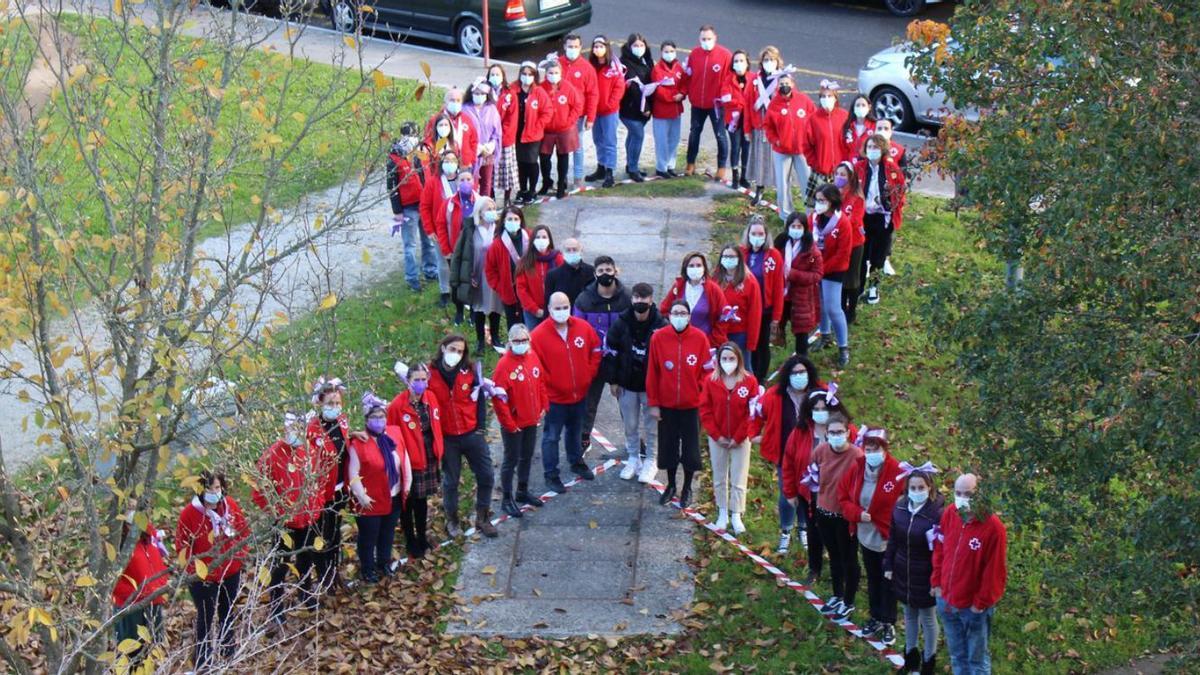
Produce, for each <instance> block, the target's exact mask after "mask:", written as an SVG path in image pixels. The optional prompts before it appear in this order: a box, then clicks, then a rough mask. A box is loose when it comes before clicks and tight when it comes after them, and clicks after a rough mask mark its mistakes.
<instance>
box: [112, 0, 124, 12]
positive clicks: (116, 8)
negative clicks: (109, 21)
mask: <svg viewBox="0 0 1200 675" xmlns="http://www.w3.org/2000/svg"><path fill="white" fill-rule="evenodd" d="M122 9H124V5H123V4H122V3H121V0H113V4H112V11H113V14H120V13H121V10H122Z"/></svg>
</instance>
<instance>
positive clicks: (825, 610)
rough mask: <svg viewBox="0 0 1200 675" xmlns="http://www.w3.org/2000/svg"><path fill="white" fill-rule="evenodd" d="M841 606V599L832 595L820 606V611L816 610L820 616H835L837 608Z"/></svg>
mask: <svg viewBox="0 0 1200 675" xmlns="http://www.w3.org/2000/svg"><path fill="white" fill-rule="evenodd" d="M841 604H842V599H841V598H839V597H838V596H836V595H834V596H832V597H830V598H829V599H828V600H826V601H825V604H823V605H821V609H819V610H817V611H819V612H821V613H822V614H837V610H838V606H839V605H841Z"/></svg>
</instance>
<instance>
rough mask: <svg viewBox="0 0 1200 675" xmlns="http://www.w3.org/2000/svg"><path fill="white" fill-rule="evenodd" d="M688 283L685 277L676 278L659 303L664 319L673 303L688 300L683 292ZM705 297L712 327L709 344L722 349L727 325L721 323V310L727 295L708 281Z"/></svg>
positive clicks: (659, 309)
mask: <svg viewBox="0 0 1200 675" xmlns="http://www.w3.org/2000/svg"><path fill="white" fill-rule="evenodd" d="M686 283H687V282H686V281H684V279H683V277H676V278H675V283H674V284H673V285H672V286H671V290H669V291H667V294H666V296H664V297H663V300H662V302H661V303H659V306H658V311H660V312H662V315H663V317H664V318H665V317H668V316H670V314H671V304H672V303H674V302H675V301H676V300H677V299H683V300H686V299H687V295H686V294H685V293H684V290H683V286H684V284H686ZM704 295H705V296H706V297H707V298H708V325H709V326H710V331H709V333H708V342H709V344H710V345H711V346H713V347H720V346H721V345H723V344H725V324H723V323H721V310H722V309H723V308H724V307H725V293H724V292H723V291H722V290H721V287H720V286H718V285H717V282H715V281H713V280H712V279H707V280H705V282H704ZM697 330H699V329H697Z"/></svg>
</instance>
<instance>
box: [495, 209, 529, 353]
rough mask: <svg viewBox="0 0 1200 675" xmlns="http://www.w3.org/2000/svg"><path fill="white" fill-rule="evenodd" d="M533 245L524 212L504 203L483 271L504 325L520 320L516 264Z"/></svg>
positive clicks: (513, 323)
mask: <svg viewBox="0 0 1200 675" xmlns="http://www.w3.org/2000/svg"><path fill="white" fill-rule="evenodd" d="M532 245H533V243H532V241H531V240H530V238H529V230H526V229H525V212H524V211H522V210H521V207H519V206H507V207H505V208H504V210H503V211H501V212H500V226H499V227H498V228H497V229H496V238H495V239H493V240H492V245H491V246H489V247H488V251H487V257H486V258H485V259H484V261H483V274H484V276H485V277H486V278H487V283H488V286H490V287H491V288H492V290H493V291H495V292H496V295H498V296H499V297H500V302H501V303H503V305H504V315H505V317H506V318H507V319H508V327H509V328H510V329H511V328H512V327H513V326H515V325H517V324H519V323H521V321H522V316H521V300H520V298H518V297H517V281H516V279H517V274H516V272H517V265H518V264H519V263H520V262H521V256H523V255H525V252H526V251H528V250H529V248H530V247H531V246H532Z"/></svg>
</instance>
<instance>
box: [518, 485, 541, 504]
mask: <svg viewBox="0 0 1200 675" xmlns="http://www.w3.org/2000/svg"><path fill="white" fill-rule="evenodd" d="M517 503H518V504H528V505H530V506H533V507H537V508H541V506H542V500H540V499H538V498H537V497H536V496H535V495H532V494H530V493H529V486H528V485H518V486H517Z"/></svg>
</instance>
